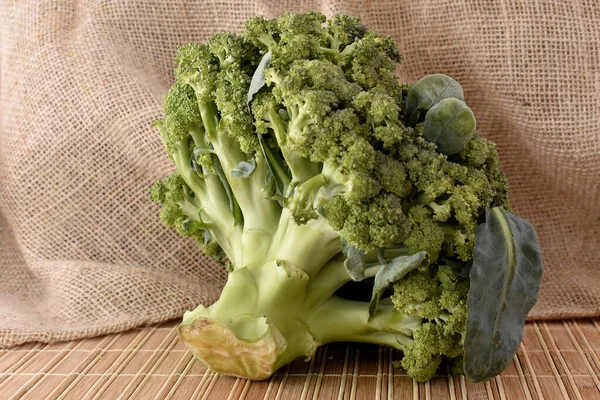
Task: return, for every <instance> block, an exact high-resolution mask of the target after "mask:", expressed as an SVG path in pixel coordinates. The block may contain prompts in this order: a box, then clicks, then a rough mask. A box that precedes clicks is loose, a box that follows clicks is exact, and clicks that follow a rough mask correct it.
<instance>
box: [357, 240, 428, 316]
mask: <svg viewBox="0 0 600 400" xmlns="http://www.w3.org/2000/svg"><path fill="white" fill-rule="evenodd" d="M427 265H429V254H428V253H427V252H426V251H421V252H418V253H416V254H411V255H409V256H400V257H396V258H393V259H391V260H390V261H388V263H387V264H385V265H384V266H383V267H382V268H381V269H380V270H379V271H377V274H376V275H375V284H374V285H373V295H372V296H371V302H370V303H369V317H372V316H373V315H374V314H375V311H377V308H378V307H379V299H380V298H381V295H382V294H383V292H384V291H385V289H387V288H388V286H390V285H391V284H392V283H394V282H396V281H397V280H400V279H402V278H404V276H405V275H406V274H408V273H409V272H411V271H412V270H414V269H416V268H419V267H423V266H427Z"/></svg>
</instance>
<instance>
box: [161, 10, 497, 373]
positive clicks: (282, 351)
mask: <svg viewBox="0 0 600 400" xmlns="http://www.w3.org/2000/svg"><path fill="white" fill-rule="evenodd" d="M400 60H401V57H400V52H399V50H398V48H397V45H396V43H395V42H394V40H393V39H392V38H390V37H387V36H384V35H381V34H379V33H377V32H375V31H374V30H371V29H368V28H367V27H365V26H364V25H363V24H362V23H361V21H360V19H359V18H356V17H350V16H346V15H338V16H335V17H333V18H331V19H329V20H328V19H326V18H325V16H323V15H322V14H320V13H317V12H312V11H309V12H305V13H285V14H283V15H281V16H280V17H278V18H275V19H266V18H264V17H256V18H252V19H250V20H248V21H247V22H246V25H245V28H244V31H243V33H242V34H241V35H236V34H234V33H219V34H216V35H214V36H213V37H211V38H210V39H209V40H208V41H207V42H206V43H203V44H188V45H184V46H181V47H179V48H178V51H177V55H176V57H175V62H176V64H177V67H176V69H175V77H176V82H175V83H174V84H173V86H172V87H171V89H170V90H169V92H168V93H167V94H166V96H165V98H164V117H163V118H162V119H161V120H159V121H158V122H156V123H155V125H154V126H155V127H156V129H157V130H158V132H159V134H160V137H161V139H162V141H163V143H164V145H165V148H166V151H167V152H168V154H169V156H170V158H171V159H172V161H173V163H174V164H175V167H176V171H175V172H174V174H172V175H171V176H168V177H166V178H165V179H164V180H163V181H160V182H157V183H156V184H155V185H154V186H153V187H152V189H151V197H152V199H153V200H154V201H155V202H156V203H159V204H160V205H161V206H162V211H161V214H160V216H161V219H162V221H163V222H164V223H165V224H166V225H169V226H173V227H175V229H176V230H177V231H178V232H179V233H181V234H182V235H184V236H187V237H191V238H193V239H195V240H196V241H197V242H198V243H199V244H200V246H201V247H202V249H203V251H204V252H205V254H207V255H209V256H211V257H215V258H217V259H218V260H220V261H221V262H222V263H223V264H226V265H227V269H228V282H227V285H226V286H225V288H224V289H223V292H222V295H221V298H220V299H219V300H218V301H217V302H216V303H214V304H212V305H210V306H206V307H205V306H203V305H200V306H199V307H198V308H197V309H196V310H194V311H190V312H188V313H186V315H185V316H184V320H183V322H182V324H181V326H180V328H179V335H180V337H181V338H182V340H183V341H184V342H185V343H186V345H187V346H188V347H189V348H190V350H191V351H192V352H193V354H194V355H195V356H196V357H198V358H199V359H201V360H203V361H204V362H205V363H206V364H208V365H209V366H210V367H211V368H213V369H214V370H216V371H219V372H222V373H226V374H231V375H236V376H242V377H246V378H250V379H264V378H267V377H268V376H270V375H271V374H272V373H273V372H274V371H275V370H276V369H277V368H279V367H281V366H282V365H285V364H287V363H289V362H290V361H292V360H293V359H295V358H297V357H306V358H310V357H311V356H312V354H313V353H314V351H315V349H316V348H317V347H318V346H320V345H322V344H325V343H329V342H332V341H355V342H368V343H375V344H382V345H386V346H392V347H394V348H397V349H399V350H402V352H403V353H404V358H403V359H402V360H401V361H400V362H399V364H401V366H402V367H403V368H405V369H406V370H407V371H408V373H409V375H410V376H412V377H414V378H415V379H417V380H421V381H424V380H428V379H430V378H431V377H432V376H433V374H434V373H435V371H436V369H437V368H438V366H439V364H440V362H441V361H442V360H443V359H447V360H449V361H450V362H451V363H453V365H455V366H456V369H455V370H456V371H458V372H462V365H463V360H464V357H465V352H464V349H463V347H464V342H465V335H466V327H467V298H468V296H469V290H470V284H471V280H470V278H469V272H468V271H469V268H470V267H471V264H475V265H478V263H477V261H476V260H474V254H475V251H474V246H475V243H476V236H477V235H478V233H477V232H478V229H479V228H478V227H479V226H481V224H482V223H484V222H485V221H486V212H488V210H491V209H498V208H506V207H507V194H508V189H507V182H506V180H505V178H504V176H503V174H502V173H501V171H500V169H499V164H498V153H497V151H496V147H495V145H494V144H493V143H492V142H490V141H488V140H486V139H484V138H483V137H481V136H479V135H478V134H477V132H476V129H475V119H474V116H473V113H472V111H471V110H470V108H469V107H468V106H466V104H465V103H464V101H463V93H462V88H461V87H460V85H459V84H458V83H457V82H456V81H454V80H453V79H452V78H450V77H448V76H446V75H439V74H438V75H430V76H427V77H424V78H423V79H421V80H420V81H418V82H417V83H415V84H412V85H408V84H400V83H399V82H398V80H397V77H396V75H395V71H396V68H397V65H398V63H399V62H400ZM494 215H495V216H496V217H498V218H501V217H504V214H494ZM502 226H504V227H505V226H506V224H505V225H502ZM369 279H371V280H372V282H373V283H372V284H371V285H370V286H368V285H367V287H368V289H369V296H370V297H371V301H369V302H365V301H357V300H352V299H348V298H344V297H342V296H341V295H339V293H341V291H342V289H344V288H346V289H347V288H348V287H350V286H349V285H351V284H352V282H351V281H353V280H354V281H359V280H369ZM351 291H352V290H351ZM371 292H372V293H371ZM390 293H393V294H392V295H391V297H390V296H389V294H390ZM358 297H360V296H358ZM465 365H466V364H465Z"/></svg>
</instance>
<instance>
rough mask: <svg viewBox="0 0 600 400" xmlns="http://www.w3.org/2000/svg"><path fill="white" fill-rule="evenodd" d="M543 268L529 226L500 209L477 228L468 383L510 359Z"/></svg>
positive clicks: (467, 353) (468, 337)
mask: <svg viewBox="0 0 600 400" xmlns="http://www.w3.org/2000/svg"><path fill="white" fill-rule="evenodd" d="M542 273H543V267H542V258H541V254H540V248H539V246H538V243H537V240H536V234H535V230H534V229H533V226H531V224H530V223H529V222H527V221H526V220H524V219H523V218H520V217H518V216H516V215H514V214H511V213H509V212H507V211H506V210H504V209H503V208H501V207H496V208H492V209H487V210H486V222H485V223H483V224H481V225H479V226H478V227H477V231H476V234H475V248H474V250H473V267H472V268H471V274H470V278H471V289H470V291H469V297H468V300H467V309H468V311H469V312H468V318H467V332H466V335H465V342H464V347H465V374H466V376H467V378H469V380H471V381H473V382H479V381H484V380H487V379H491V378H492V377H494V376H496V375H498V374H500V373H501V372H502V371H503V370H504V369H505V368H506V366H507V365H508V364H509V362H510V360H511V359H512V358H513V356H514V355H515V353H516V352H517V349H518V348H519V344H520V343H521V339H522V338H523V328H524V325H525V318H526V317H527V313H528V312H529V310H531V308H532V307H533V305H534V304H535V302H536V300H537V296H538V291H539V288H540V281H541V278H542Z"/></svg>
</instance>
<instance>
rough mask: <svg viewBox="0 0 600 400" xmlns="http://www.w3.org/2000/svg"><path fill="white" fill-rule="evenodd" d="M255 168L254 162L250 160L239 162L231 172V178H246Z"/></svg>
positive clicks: (252, 159)
mask: <svg viewBox="0 0 600 400" xmlns="http://www.w3.org/2000/svg"><path fill="white" fill-rule="evenodd" d="M255 168H256V160H255V159H254V158H251V159H250V161H240V163H239V164H238V165H237V166H236V167H235V168H234V169H233V170H231V176H232V177H234V178H248V177H249V176H250V175H252V173H253V172H254V169H255Z"/></svg>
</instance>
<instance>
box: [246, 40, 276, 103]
mask: <svg viewBox="0 0 600 400" xmlns="http://www.w3.org/2000/svg"><path fill="white" fill-rule="evenodd" d="M269 64H271V52H270V51H268V52H267V53H265V55H264V56H263V58H262V59H261V60H260V63H259V64H258V67H256V70H255V71H254V75H252V81H250V87H249V88H248V100H247V101H246V102H247V104H248V110H250V102H251V101H252V97H254V95H255V94H256V93H258V91H259V90H260V89H262V87H263V86H265V69H267V68H269Z"/></svg>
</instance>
